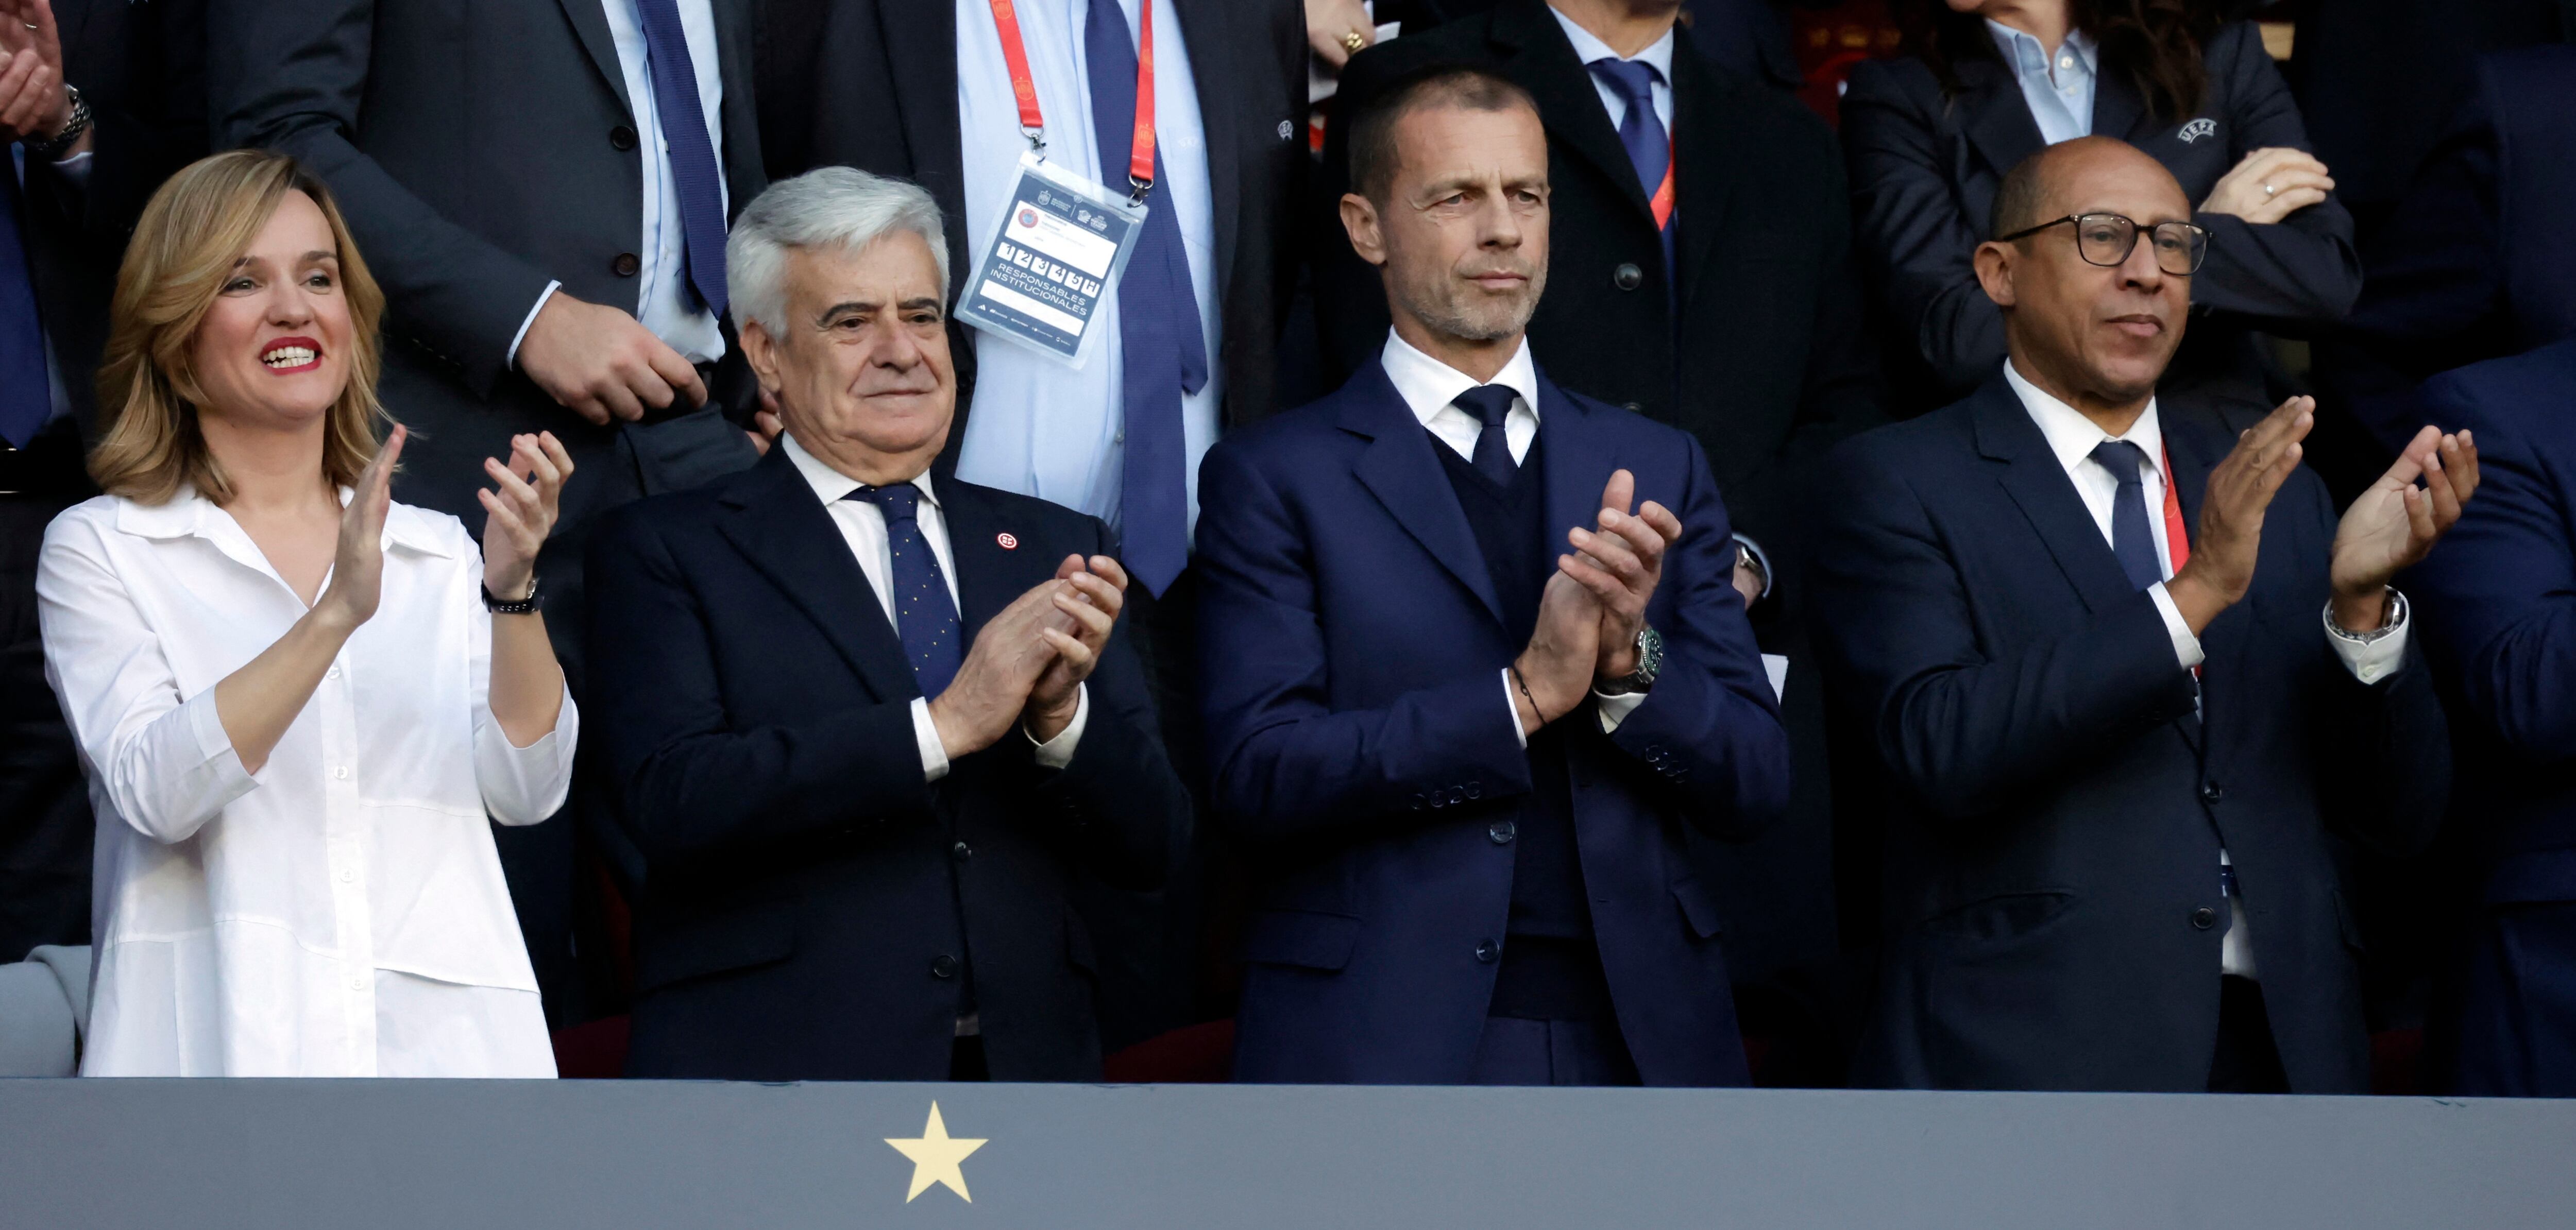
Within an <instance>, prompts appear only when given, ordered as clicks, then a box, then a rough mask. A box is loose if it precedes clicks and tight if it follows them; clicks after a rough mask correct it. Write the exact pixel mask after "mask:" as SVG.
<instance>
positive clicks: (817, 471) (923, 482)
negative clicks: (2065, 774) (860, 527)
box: [778, 431, 939, 508]
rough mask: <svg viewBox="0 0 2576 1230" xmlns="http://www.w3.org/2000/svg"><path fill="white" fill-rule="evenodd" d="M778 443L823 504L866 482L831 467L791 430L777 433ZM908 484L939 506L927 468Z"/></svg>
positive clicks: (827, 506)
mask: <svg viewBox="0 0 2576 1230" xmlns="http://www.w3.org/2000/svg"><path fill="white" fill-rule="evenodd" d="M778 443H779V446H780V447H782V448H784V449H786V450H787V460H788V461H789V462H791V463H793V464H794V465H795V466H796V472H797V473H798V474H800V475H803V476H804V479H805V485H806V486H809V487H812V488H813V489H814V498H815V499H818V500H821V501H823V506H824V507H825V508H830V507H831V506H832V505H833V504H835V503H838V502H839V501H840V500H841V499H842V498H843V497H846V496H848V495H849V494H850V493H851V492H853V491H856V490H858V489H859V488H861V487H864V486H867V484H866V483H863V482H860V481H859V480H857V479H855V478H852V477H850V476H849V475H847V474H843V473H841V472H840V471H839V470H835V469H833V468H832V467H831V465H830V464H829V463H827V462H825V461H824V460H823V459H822V458H820V457H817V456H815V455H814V454H812V453H809V452H807V451H805V446H804V445H802V444H798V443H797V442H796V436H795V433H793V432H786V431H782V432H780V433H778ZM912 485H913V486H914V487H915V488H918V489H919V490H920V492H921V498H923V499H925V500H928V501H930V506H931V507H933V508H937V507H939V493H938V492H935V491H933V490H931V489H930V471H928V470H923V471H922V472H921V473H919V474H916V475H913V476H912Z"/></svg>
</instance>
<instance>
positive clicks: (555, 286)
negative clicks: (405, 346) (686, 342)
mask: <svg viewBox="0 0 2576 1230" xmlns="http://www.w3.org/2000/svg"><path fill="white" fill-rule="evenodd" d="M562 287H563V283H561V282H548V283H546V288H545V289H544V290H543V291H540V292H538V294H537V302H536V304H535V305H534V306H532V307H530V308H529V309H528V318H527V319H526V320H523V321H520V322H519V331H518V332H517V333H513V334H511V335H510V366H512V367H517V366H518V365H519V343H521V342H524V341H526V340H528V326H530V325H533V324H535V323H537V313H539V312H542V311H544V310H546V300H548V299H552V298H554V297H555V292H556V291H557V290H560V289H562ZM943 771H944V770H943Z"/></svg>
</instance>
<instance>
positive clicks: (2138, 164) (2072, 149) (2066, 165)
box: [1986, 137, 2190, 239]
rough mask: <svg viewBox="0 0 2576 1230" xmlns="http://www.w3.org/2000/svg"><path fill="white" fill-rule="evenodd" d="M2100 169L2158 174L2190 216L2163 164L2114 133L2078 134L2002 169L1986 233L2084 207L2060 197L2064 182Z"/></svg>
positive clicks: (2178, 184) (2186, 200)
mask: <svg viewBox="0 0 2576 1230" xmlns="http://www.w3.org/2000/svg"><path fill="white" fill-rule="evenodd" d="M2102 170H2129V171H2136V172H2139V173H2144V174H2149V175H2152V176H2155V177H2157V178H2161V179H2163V180H2164V181H2165V182H2167V183H2169V184H2171V185H2172V186H2173V195H2174V199H2175V200H2178V201H2181V202H2183V204H2184V210H2183V214H2182V216H2183V217H2186V218H2188V217H2189V216H2190V209H2189V206H2190V198H2188V197H2185V196H2184V195H2183V191H2182V184H2181V182H2180V181H2177V180H2175V179H2174V177H2173V172H2171V171H2168V170H2166V169H2165V164H2163V163H2161V162H2158V161H2156V160H2155V159H2153V158H2150V157H2148V156H2147V155H2146V153H2145V152H2143V151H2141V150H2140V149H2139V148H2138V147H2137V146H2134V145H2131V144H2129V143H2128V142H2126V141H2122V140H2119V139H2117V138H2113V137H2077V138H2076V139H2074V140H2072V141H2060V142H2058V143H2057V144H2055V145H2051V146H2048V147H2046V148H2044V149H2042V150H2040V151H2039V152H2038V153H2036V154H2032V155H2031V156H2030V157H2028V158H2024V159H2022V160H2021V161H2020V162H2018V163H2015V164H2014V165H2013V169H2012V170H2010V171H2007V172H2005V173H2004V182H2003V184H2002V186H2001V187H1998V188H1996V189H1995V208H1994V212H1993V214H1992V215H1991V216H1989V217H1988V218H1987V230H1986V237H1987V238H1989V239H1993V238H1999V237H2001V236H2004V235H2010V234H2012V233H2014V232H2016V231H2026V230H2029V229H2030V228H2032V227H2034V226H2037V225H2039V224H2040V223H2042V222H2046V221H2048V220H2049V219H2051V218H2063V217H2065V216H2066V215H2068V214H2071V213H2077V212H2080V211H2081V210H2082V209H2084V208H2086V207H2085V206H2081V205H2077V204H2071V203H2069V202H2067V201H2066V200H2065V188H2066V185H2067V184H2068V183H2069V181H2072V180H2076V179H2080V178H2084V177H2085V176H2086V175H2087V174H2088V173H2090V172H2097V171H2102ZM2142 221H2143V219H2142Z"/></svg>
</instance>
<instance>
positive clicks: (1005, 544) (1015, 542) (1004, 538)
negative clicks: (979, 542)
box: [993, 534, 1020, 551]
mask: <svg viewBox="0 0 2576 1230" xmlns="http://www.w3.org/2000/svg"><path fill="white" fill-rule="evenodd" d="M993 541H995V542H998V543H1000V544H1002V549H1003V550H1005V551H1017V550H1019V549H1020V538H1019V535H1017V534H995V535H993Z"/></svg>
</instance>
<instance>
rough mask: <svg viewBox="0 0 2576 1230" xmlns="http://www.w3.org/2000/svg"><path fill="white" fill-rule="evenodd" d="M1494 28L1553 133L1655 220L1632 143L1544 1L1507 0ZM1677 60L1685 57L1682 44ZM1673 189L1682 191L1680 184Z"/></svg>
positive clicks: (1511, 68) (1512, 70) (1514, 73)
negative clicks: (1624, 141) (1623, 139)
mask: <svg viewBox="0 0 2576 1230" xmlns="http://www.w3.org/2000/svg"><path fill="white" fill-rule="evenodd" d="M1492 28H1493V34H1492V37H1493V41H1494V44H1495V45H1496V47H1498V48H1499V49H1501V50H1502V51H1503V53H1504V55H1505V60H1506V67H1505V71H1506V72H1507V73H1508V74H1509V75H1510V76H1511V78H1512V80H1514V81H1517V82H1519V83H1520V84H1521V86H1522V88H1524V89H1527V90H1528V91H1529V92H1530V95H1531V96H1532V97H1534V98H1536V99H1538V115H1539V119H1540V121H1541V122H1542V123H1544V124H1545V125H1546V126H1547V133H1548V136H1549V137H1550V138H1551V139H1552V140H1554V141H1558V142H1562V143H1563V144H1564V146H1565V148H1567V149H1569V150H1571V151H1573V152H1574V154H1575V155H1576V156H1577V157H1580V158H1582V159H1583V160H1584V161H1586V162H1589V163H1591V164H1592V165H1593V166H1595V167H1597V168H1599V169H1600V171H1601V173H1602V174H1604V175H1607V176H1609V177H1610V182H1612V183H1614V184H1617V185H1618V186H1619V191H1620V195H1621V196H1622V197H1624V198H1626V200H1627V201H1628V203H1629V204H1631V205H1633V206H1635V207H1636V210H1637V213H1638V214H1639V215H1640V216H1642V217H1644V218H1647V219H1649V220H1650V221H1651V220H1652V219H1653V217H1654V210H1653V208H1652V207H1650V206H1649V205H1648V204H1647V203H1646V189H1645V186H1644V185H1642V184H1639V183H1638V182H1637V168H1636V165H1635V164H1634V163H1631V162H1629V161H1628V151H1627V147H1625V146H1623V145H1621V144H1619V130H1618V129H1615V128H1612V127H1611V126H1610V113H1609V112H1608V111H1606V110H1604V109H1603V108H1602V106H1601V92H1600V91H1599V90H1597V89H1595V88H1593V85H1592V72H1591V70H1590V69H1587V68H1585V67H1583V62H1582V61H1581V60H1578V59H1575V58H1574V44H1572V43H1569V42H1567V41H1566V40H1565V31H1564V30H1562V29H1560V28H1558V26H1557V24H1556V19H1555V18H1554V17H1551V16H1549V15H1548V10H1547V5H1546V4H1545V3H1544V2H1543V0H1503V3H1502V4H1501V5H1500V6H1499V7H1497V8H1496V9H1495V10H1494V18H1493V27H1492ZM1673 59H1674V60H1675V61H1676V62H1678V61H1679V60H1680V59H1681V55H1680V49H1679V48H1676V49H1675V55H1674V56H1673ZM1676 118H1677V119H1678V108H1676ZM1677 174H1678V172H1677ZM1674 190H1675V192H1676V194H1678V193H1679V191H1680V185H1679V184H1678V183H1677V184H1675V186H1674Z"/></svg>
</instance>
